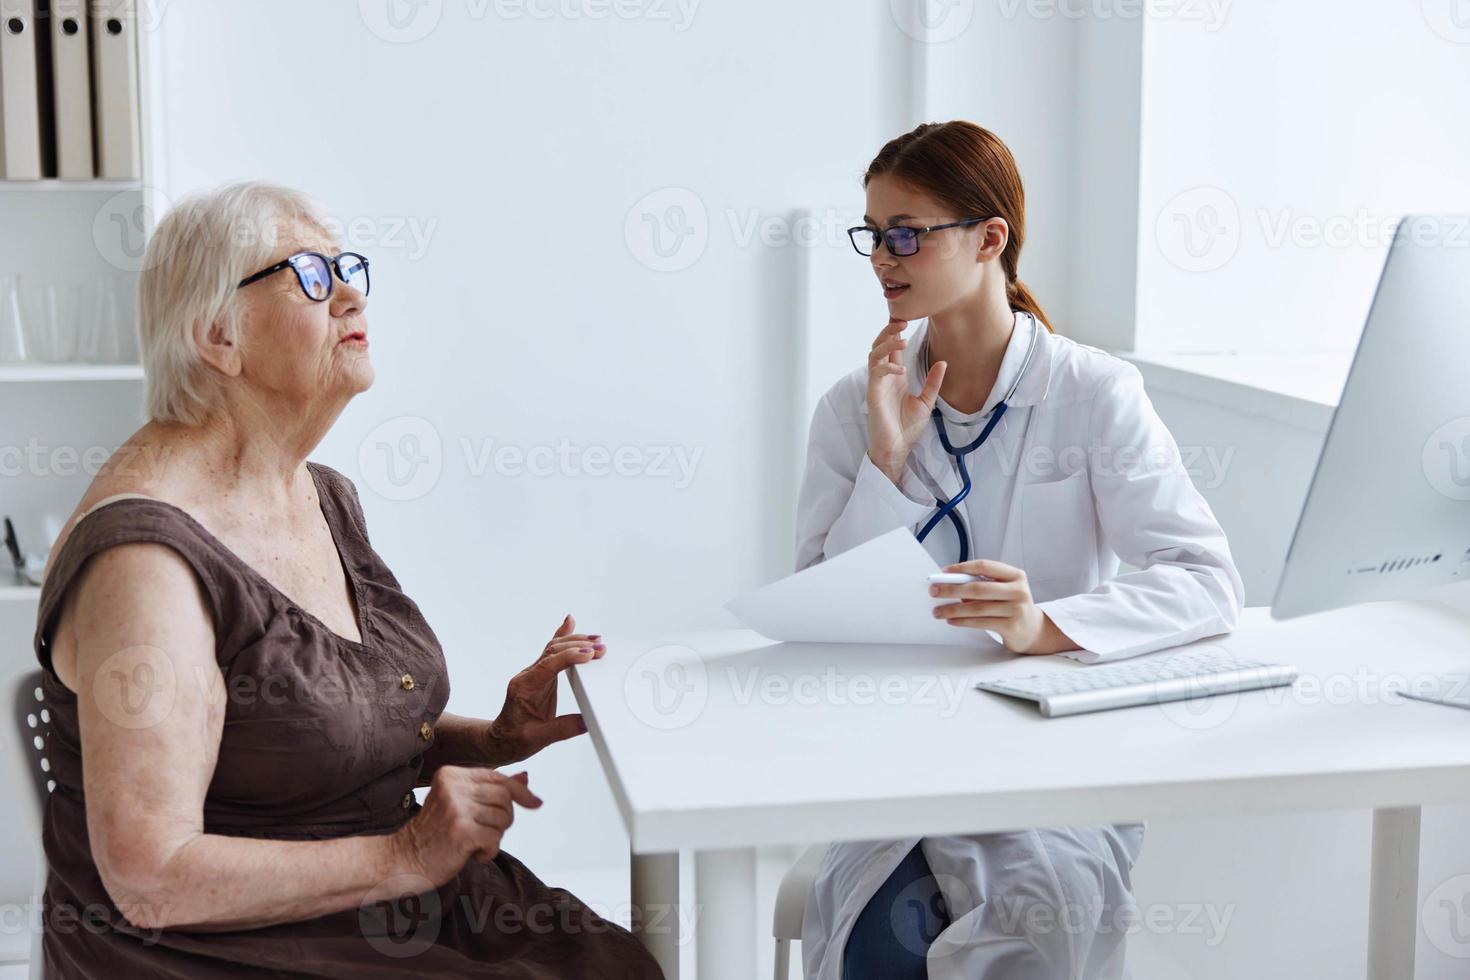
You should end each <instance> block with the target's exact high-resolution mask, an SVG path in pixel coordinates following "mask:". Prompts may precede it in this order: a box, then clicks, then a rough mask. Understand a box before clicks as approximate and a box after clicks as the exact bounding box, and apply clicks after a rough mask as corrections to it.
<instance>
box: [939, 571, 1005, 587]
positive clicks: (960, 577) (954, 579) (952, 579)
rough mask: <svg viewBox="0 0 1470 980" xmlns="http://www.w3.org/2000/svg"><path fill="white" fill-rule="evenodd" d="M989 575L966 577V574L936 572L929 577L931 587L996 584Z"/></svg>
mask: <svg viewBox="0 0 1470 980" xmlns="http://www.w3.org/2000/svg"><path fill="white" fill-rule="evenodd" d="M994 581H995V579H993V578H991V577H990V576H989V575H966V574H965V573H964V572H935V573H934V574H933V575H930V576H929V584H930V585H967V584H969V583H970V582H994Z"/></svg>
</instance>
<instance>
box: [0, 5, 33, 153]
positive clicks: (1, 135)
mask: <svg viewBox="0 0 1470 980" xmlns="http://www.w3.org/2000/svg"><path fill="white" fill-rule="evenodd" d="M36 32H37V27H36V7H35V3H34V2H33V0H0V180H40V179H41V117H40V99H39V97H38V92H37V86H36Z"/></svg>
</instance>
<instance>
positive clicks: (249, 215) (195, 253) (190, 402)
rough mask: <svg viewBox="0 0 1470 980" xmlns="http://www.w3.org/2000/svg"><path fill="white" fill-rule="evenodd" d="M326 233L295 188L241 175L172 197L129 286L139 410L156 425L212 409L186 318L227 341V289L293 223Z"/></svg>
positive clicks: (231, 321)
mask: <svg viewBox="0 0 1470 980" xmlns="http://www.w3.org/2000/svg"><path fill="white" fill-rule="evenodd" d="M303 224H304V225H306V226H307V227H308V228H317V229H321V230H322V231H323V232H327V233H330V232H329V229H330V228H331V223H330V219H329V218H328V217H327V216H326V214H325V213H324V212H323V211H322V210H321V209H320V207H319V206H318V205H317V204H316V202H315V201H313V200H312V199H311V198H309V197H307V196H306V195H305V194H302V193H300V192H299V191H294V190H291V189H290V188H287V187H280V186H277V185H275V184H269V183H264V182H261V181H241V182H239V183H233V184H226V185H225V186H223V187H220V188H217V189H215V190H212V191H207V192H203V193H197V194H191V195H189V196H188V197H185V198H183V199H182V200H180V201H179V202H178V203H177V204H176V205H174V207H173V208H172V209H171V210H170V211H169V212H168V214H167V215H165V216H164V218H163V220H162V221H161V222H159V224H158V227H157V229H155V231H154V232H153V236H152V237H151V238H150V239H149V242H148V250H147V252H146V253H145V254H144V257H143V272H142V276H141V277H140V280H139V283H138V331H139V337H140V341H141V346H142V351H143V369H144V374H145V376H146V378H147V410H148V416H149V418H151V419H153V420H154V421H156V422H179V423H184V424H186V425H198V424H200V423H201V422H203V421H204V420H205V419H206V418H207V417H208V416H209V415H210V413H211V412H212V411H214V409H215V408H216V407H217V405H218V402H219V397H220V386H221V382H222V381H223V378H222V377H221V376H220V375H219V373H218V372H216V371H214V370H213V369H212V368H211V367H210V366H209V365H208V364H206V363H205V362H204V361H203V359H202V358H201V357H200V356H199V348H198V345H197V343H196V340H195V324H203V325H213V327H214V328H215V329H218V330H219V331H220V332H221V334H222V339H224V340H227V341H231V342H234V341H236V340H237V339H238V337H239V331H240V315H239V312H240V304H239V299H238V296H237V292H236V287H237V285H238V283H239V282H240V280H241V279H244V278H245V277H246V276H249V275H251V274H253V273H255V272H257V271H259V270H260V269H261V268H262V267H264V266H268V265H270V264H271V263H272V262H273V261H277V260H278V259H279V258H280V256H279V252H280V249H281V246H282V244H283V243H284V241H285V240H286V239H287V237H288V236H290V235H291V233H292V232H293V230H294V229H296V228H297V227H299V226H300V225H303Z"/></svg>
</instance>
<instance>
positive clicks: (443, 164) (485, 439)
mask: <svg viewBox="0 0 1470 980" xmlns="http://www.w3.org/2000/svg"><path fill="white" fill-rule="evenodd" d="M690 2H692V0H690ZM387 6H388V4H387V0H381V2H377V3H374V2H371V0H364V2H363V3H362V4H357V3H352V2H346V0H338V2H333V3H311V4H302V3H295V2H290V0H253V2H252V3H250V4H219V3H215V2H210V0H171V2H170V3H168V4H167V6H166V7H165V8H163V12H162V17H161V19H160V21H159V34H158V38H157V40H158V41H159V42H160V43H159V45H158V47H159V49H160V57H161V60H162V70H161V78H160V81H161V88H162V91H163V100H164V103H165V105H164V108H165V111H166V115H167V118H166V120H165V124H166V126H167V144H166V146H165V147H163V148H162V149H163V151H164V153H165V155H166V168H167V172H168V175H169V176H168V187H167V188H166V190H167V192H168V193H169V194H170V195H173V196H176V195H177V194H178V193H179V192H182V191H184V190H186V189H190V188H197V187H204V186H209V185H212V184H215V183H216V182H219V181H222V180H225V179H228V178H233V177H265V178H271V179H275V180H280V181H284V182H286V183H289V184H293V185H296V186H299V187H302V188H305V189H307V190H308V191H310V192H312V193H314V194H316V195H318V196H319V197H320V198H321V199H323V201H324V202H325V203H326V204H327V205H328V207H329V208H331V209H332V210H334V211H335V212H337V213H338V214H339V215H341V216H343V218H344V219H345V220H353V219H356V220H358V221H360V222H362V224H363V228H364V230H365V231H366V234H365V235H364V236H362V237H361V238H359V239H355V240H352V242H353V244H354V245H355V246H357V247H359V248H360V250H361V251H363V252H365V253H367V254H369V255H370V256H371V258H372V260H373V271H374V293H373V297H372V300H371V306H370V309H369V315H368V319H369V322H370V325H371V327H370V329H371V343H372V351H373V360H374V363H375V365H376V367H377V371H378V381H377V384H376V385H375V386H374V388H373V390H372V391H370V392H369V393H368V394H366V395H364V396H363V397H361V398H360V399H358V400H357V401H356V402H355V403H354V404H353V405H352V406H351V407H350V408H349V409H348V411H347V413H346V415H345V416H344V418H343V419H342V420H341V422H340V423H339V424H338V426H337V428H336V429H335V430H334V431H333V432H332V434H331V435H330V437H329V438H328V439H327V441H326V442H325V443H324V445H323V446H322V447H321V449H320V451H319V453H318V454H317V456H318V458H320V459H322V460H324V461H326V462H329V463H331V464H333V465H335V466H337V467H338V468H340V469H342V470H343V471H344V472H346V473H347V474H348V475H349V476H351V477H352V478H353V479H354V480H356V481H357V482H358V485H359V487H360V489H361V492H362V495H363V503H364V507H365V509H366V512H367V518H368V523H369V528H370V530H371V532H372V534H373V542H374V544H375V546H376V547H377V548H378V550H379V551H380V552H381V553H382V554H383V555H384V556H385V558H386V559H387V560H388V562H389V563H390V565H391V566H392V567H393V568H394V570H395V572H396V573H397V574H398V576H399V578H400V579H401V580H402V581H403V583H404V584H405V586H406V588H407V590H408V591H409V593H410V594H411V595H413V596H414V597H415V598H416V599H417V600H418V602H419V603H420V605H422V606H423V608H424V610H425V612H426V615H427V617H428V619H429V621H430V622H431V623H432V624H433V625H434V628H435V630H436V631H437V632H438V634H439V636H440V638H441V639H442V640H443V642H444V645H445V647H446V649H447V652H448V659H449V664H450V668H451V674H452V679H453V684H454V694H453V697H452V700H451V703H450V708H451V710H454V711H458V712H462V713H468V714H477V715H486V714H490V715H493V714H494V713H495V712H496V711H497V710H498V708H499V704H500V698H501V697H502V696H503V693H504V684H505V681H506V680H507V679H508V678H509V677H510V675H511V674H512V673H513V672H514V671H515V670H517V669H519V668H520V667H521V666H524V665H525V664H526V663H528V662H529V661H530V660H531V659H532V657H533V656H534V655H535V654H536V653H537V652H538V651H539V649H540V647H541V645H542V644H543V643H544V642H545V640H546V639H547V637H548V636H549V635H550V633H551V631H552V630H553V629H554V628H555V627H556V625H557V624H558V622H559V621H560V620H561V617H562V615H563V614H564V613H566V612H573V613H575V614H576V615H577V617H578V622H579V625H581V626H583V627H584V628H587V629H590V630H599V631H602V632H604V633H605V634H607V636H608V638H609V640H610V641H611V643H612V650H613V654H612V655H625V656H626V655H630V654H629V651H628V650H626V649H625V648H620V647H619V646H618V638H619V637H620V636H625V635H627V634H629V633H630V632H631V631H633V630H635V629H637V628H639V627H647V628H659V627H667V626H672V625H676V624H678V623H681V622H684V621H687V620H689V619H692V618H696V617H699V616H701V615H704V614H705V613H706V612H707V611H708V610H711V609H718V607H719V606H720V605H721V604H722V603H723V602H724V601H725V600H726V599H728V598H730V597H731V596H732V595H734V594H736V593H738V592H740V591H742V590H744V589H746V588H749V587H752V586H754V585H755V584H757V583H759V582H761V581H763V580H766V579H768V578H771V577H775V576H777V575H779V574H781V573H783V572H785V571H786V570H787V569H788V567H789V563H790V560H791V559H790V551H791V544H790V527H791V511H792V509H793V508H792V498H791V495H790V487H791V485H792V483H793V479H794V476H793V473H792V470H791V466H792V462H791V453H790V451H789V447H790V445H791V440H790V437H789V429H790V426H791V425H792V424H793V422H792V418H791V417H790V411H789V400H790V399H791V397H792V395H791V393H792V391H793V388H794V386H793V383H792V382H793V380H794V370H795V369H794V367H793V356H794V349H795V347H794V344H795V337H794V330H793V325H794V323H795V322H796V320H797V310H796V308H795V306H794V304H793V302H792V296H793V290H794V284H795V278H796V271H795V270H796V267H797V264H798V263H797V258H798V256H797V255H796V251H797V248H796V247H794V246H791V245H786V244H782V243H781V239H780V237H779V236H780V233H781V232H782V231H789V230H790V229H789V228H788V227H787V226H789V224H790V222H789V219H788V216H789V215H790V213H791V212H792V210H793V209H794V208H795V207H797V206H800V205H805V204H810V203H813V202H816V203H828V202H841V201H848V202H850V203H851V204H853V205H856V206H858V207H859V208H860V206H861V203H862V199H861V188H860V186H859V183H858V177H859V175H860V174H861V171H862V169H863V168H864V167H865V166H866V164H867V162H868V161H869V159H871V157H872V155H873V154H874V153H875V152H876V151H877V149H878V147H879V146H880V145H881V144H882V142H883V141H885V140H886V139H888V138H890V137H892V136H893V135H896V134H897V133H898V132H899V131H901V129H903V128H907V127H908V126H909V125H911V123H910V120H909V119H908V118H906V116H905V115H904V105H905V104H906V102H905V100H906V95H905V94H904V93H903V92H901V91H899V92H895V90H894V89H893V87H892V86H891V84H890V78H889V77H888V76H887V75H886V74H885V72H884V71H881V70H863V69H862V68H861V67H860V66H861V65H864V64H866V65H872V66H881V65H883V64H885V63H887V62H888V61H889V60H891V58H892V57H893V56H894V54H895V53H897V54H898V55H899V56H902V52H903V50H904V45H905V44H906V43H907V38H906V36H905V35H904V34H902V32H901V31H900V30H899V29H898V27H897V25H896V22H895V21H894V19H893V18H892V17H891V16H890V13H889V11H888V8H887V5H886V4H871V5H867V6H866V7H865V8H864V9H863V10H861V11H853V12H847V11H845V12H844V14H845V15H844V16H841V17H834V16H832V15H831V8H830V7H829V6H826V5H815V4H814V5H805V4H789V3H784V2H780V0H753V2H743V3H740V4H728V3H714V2H706V3H695V4H694V5H693V16H692V20H689V21H688V22H687V25H686V24H685V23H684V22H683V21H682V20H680V19H679V17H680V16H681V15H679V14H678V13H677V8H674V7H672V6H670V7H669V8H668V9H671V10H674V11H676V13H675V18H676V19H675V20H674V21H666V20H660V19H657V18H656V16H652V15H656V14H657V13H659V12H661V11H663V10H664V9H665V5H664V4H662V3H659V4H656V5H655V4H644V5H642V9H645V10H648V11H650V12H651V16H650V17H646V18H644V19H638V20H621V19H617V18H615V17H613V18H607V19H601V20H593V19H586V18H581V19H579V18H577V17H567V16H560V15H558V16H555V17H552V18H550V19H537V18H535V17H532V16H529V15H526V16H520V17H510V18H508V17H506V16H503V15H502V13H500V12H499V11H503V10H509V11H515V10H518V9H519V10H524V9H525V8H523V7H518V6H514V5H512V6H508V7H507V6H506V5H503V4H502V5H500V6H499V7H497V6H496V5H490V4H486V3H477V2H474V0H444V2H442V3H438V2H435V3H431V4H429V5H427V6H424V7H421V8H419V11H420V16H421V17H422V18H424V19H422V20H420V21H408V22H407V24H408V26H407V27H406V28H405V29H404V32H403V33H401V34H395V33H394V31H393V29H391V28H390V27H389V26H387V25H388V24H389V22H388V21H387V20H386V19H384V17H383V12H384V10H385V9H386V8H387ZM399 6H400V8H401V10H400V12H407V11H410V10H411V9H412V8H410V7H408V5H406V4H403V5H399ZM635 6H636V5H635ZM534 9H536V10H538V11H545V10H548V9H551V10H556V9H561V8H560V7H559V6H558V7H553V6H552V5H550V4H546V3H540V4H536V5H534ZM573 9H578V8H576V7H574V8H573ZM686 9H687V8H686ZM436 11H437V22H436V21H435V17H436ZM370 22H371V23H370ZM431 24H432V25H433V26H432V29H430V30H428V32H427V34H426V35H425V36H423V37H422V38H421V39H419V40H413V41H408V42H407V43H393V42H391V41H389V40H385V39H384V38H383V37H382V36H379V34H383V35H388V36H395V37H401V38H408V37H412V36H413V35H414V34H416V33H419V29H420V28H429V27H430V25H431ZM375 27H376V29H377V30H378V32H379V33H374V28H375ZM900 77H902V73H900ZM664 188H676V190H674V191H671V192H667V193H666V194H665V195H664V196H663V197H662V198H654V199H652V200H644V199H645V197H646V195H649V194H651V193H654V192H657V191H660V190H661V189H664ZM640 201H642V202H643V203H638V202H640ZM675 206H680V207H683V208H684V209H685V210H684V214H685V216H686V217H687V218H688V219H689V222H690V224H691V225H692V226H693V227H695V228H696V229H698V230H699V232H700V234H697V235H694V236H691V237H690V238H688V239H686V240H685V244H684V249H683V250H682V251H678V252H676V253H675V255H674V256H673V257H672V264H675V265H679V264H687V266H688V267H687V268H683V269H680V270H678V271H656V270H655V269H654V268H650V267H649V264H658V261H659V259H658V256H657V253H656V252H654V251H653V249H652V247H651V245H650V242H649V239H648V238H647V237H646V230H645V229H646V226H645V225H644V223H643V219H642V215H643V213H645V212H647V213H650V214H652V215H654V217H655V218H656V219H657V220H661V221H664V222H665V226H664V228H665V231H666V232H667V231H668V230H669V228H670V227H671V225H670V224H669V223H671V222H675V221H676V219H677V217H678V214H677V212H675V211H674V210H673V208H674V207H675ZM635 209H636V210H635ZM630 213H632V216H631V219H630ZM405 220H406V221H407V222H409V223H412V225H413V226H414V227H417V228H418V229H420V231H421V232H424V231H427V232H428V236H427V243H426V245H424V246H418V245H416V244H414V243H413V242H412V241H400V240H398V239H399V238H404V239H406V238H407V237H408V236H407V235H406V234H404V235H397V234H396V232H397V231H398V228H397V226H398V225H399V224H400V223H402V222H403V221H405ZM629 223H631V226H632V231H631V233H629V234H625V224H629ZM752 229H754V231H752ZM838 233H839V234H840V232H838ZM700 241H703V242H704V247H703V252H702V254H700V253H699V252H698V245H699V242H700ZM673 242H674V239H673V237H672V236H671V235H669V236H668V237H666V238H665V243H666V244H667V245H670V246H672V244H673ZM767 243H772V244H767ZM853 258H854V261H860V260H859V259H858V258H857V257H856V256H854V257H853ZM640 259H643V260H646V262H645V261H640ZM872 303H873V309H874V311H875V315H878V314H881V312H882V309H883V307H882V301H881V297H879V296H878V295H877V294H875V295H874V297H873V301H872ZM879 326H881V324H879ZM876 329H877V328H875V327H873V326H872V324H871V323H867V322H864V323H862V324H859V325H856V326H855V328H854V333H853V346H852V352H851V357H850V363H851V365H852V366H855V365H856V364H859V363H861V360H860V359H861V357H862V355H863V353H864V351H865V350H866V348H867V345H868V343H869V341H870V340H871V336H872V334H873V333H874V332H876ZM846 369H848V367H847V366H844V370H846ZM407 417H415V418H419V419H423V420H425V422H426V425H425V424H421V423H418V422H414V421H412V420H410V419H408V418H407ZM395 420H397V421H395ZM800 424H801V425H804V424H805V423H804V421H803V422H801V423H800ZM380 426H386V428H382V429H380V428H379V427H380ZM406 436H407V437H417V438H418V439H419V442H418V445H419V446H420V447H421V451H419V452H418V453H417V454H418V455H423V456H427V457H429V458H430V463H429V464H426V465H425V466H424V467H423V468H421V469H420V470H419V471H418V473H419V478H420V479H423V480H425V481H426V480H427V476H426V475H427V474H429V473H430V472H431V470H432V467H433V466H434V465H438V466H439V468H440V476H439V477H438V480H437V483H435V484H433V485H432V486H431V487H430V486H428V484H427V482H425V484H424V485H423V488H422V489H423V492H422V494H421V495H417V496H415V497H414V498H413V499H409V500H393V499H388V497H386V496H384V493H383V492H380V491H387V492H388V493H390V494H394V493H396V492H397V488H394V487H393V486H392V485H391V483H390V482H389V481H388V480H387V479H386V476H387V474H386V470H385V469H384V460H385V457H384V456H383V455H382V452H383V451H381V450H379V449H378V446H379V445H380V444H387V445H389V446H391V447H394V449H392V450H391V452H392V453H393V457H392V461H393V463H394V465H395V466H396V467H397V472H398V473H399V474H400V475H404V474H407V473H408V472H409V470H408V465H409V461H408V458H407V456H406V455H404V454H402V453H399V452H398V451H397V450H398V448H399V447H401V448H403V449H406V450H410V451H412V450H413V444H412V443H411V442H403V441H401V440H403V438H404V437H406ZM462 440H467V441H468V443H469V445H470V451H471V453H470V457H469V458H468V459H467V458H466V454H465V452H464V451H463V449H462V442H461V441H462ZM491 440H493V444H490V445H489V448H490V450H491V453H492V454H493V451H494V450H495V449H497V448H499V447H500V446H502V445H508V446H514V447H520V448H522V449H530V448H532V447H550V448H551V449H553V450H555V449H556V448H557V447H558V445H559V444H560V443H561V442H562V440H567V441H569V443H570V444H571V445H573V446H575V447H589V446H600V447H607V448H608V449H609V450H613V449H616V448H618V447H622V446H635V447H650V446H652V447H671V448H677V449H681V450H683V451H685V452H686V453H688V454H690V458H697V466H696V468H695V469H694V475H693V479H692V482H689V483H688V485H687V486H681V485H678V484H679V483H680V481H678V480H677V479H671V478H665V477H660V476H649V475H644V476H634V477H620V476H616V475H611V476H602V477H595V476H587V475H585V474H582V475H576V474H572V473H570V472H565V473H561V474H559V475H557V476H552V477H538V476H533V475H530V474H529V473H527V472H525V471H521V472H520V475H514V472H513V471H512V470H510V469H506V470H504V473H505V475H501V474H497V471H496V466H495V463H494V458H493V455H487V456H484V457H481V456H480V455H479V454H480V452H481V450H482V449H484V448H485V447H486V445H487V444H489V443H490V441H491ZM435 446H437V448H435ZM360 454H361V455H360ZM694 454H699V455H697V457H696V456H695V455H694ZM360 459H365V460H366V461H367V462H368V463H369V467H368V469H367V470H366V471H365V470H364V469H363V468H362V466H360V465H359V461H360ZM481 462H483V463H485V464H487V466H488V468H481V469H479V475H476V471H475V470H476V467H478V466H479V465H480V463H481ZM642 462H643V464H646V465H648V466H653V465H654V464H655V463H656V462H657V460H656V459H655V458H654V456H653V455H651V454H650V455H648V456H645V457H644V459H643V461H642ZM405 489H406V490H408V491H411V492H413V491H415V487H413V486H410V487H408V488H405ZM753 529H763V530H762V532H761V533H752V530H753ZM564 699H565V702H566V704H567V705H570V704H571V703H572V702H571V699H570V695H569V694H565V693H564ZM564 710H574V708H572V709H564ZM529 769H530V771H531V774H532V786H533V787H535V788H536V789H537V790H538V792H540V793H541V794H542V795H543V796H544V798H545V799H546V800H547V807H546V808H545V809H544V810H542V811H540V812H539V813H535V814H526V815H523V816H522V817H521V818H520V820H518V822H517V825H516V828H515V830H514V832H513V835H512V838H511V840H510V844H509V849H510V850H512V851H513V852H514V853H516V854H517V855H518V856H521V857H523V858H525V859H526V860H527V861H528V863H530V864H531V866H532V867H533V868H545V867H548V866H552V867H557V866H561V867H565V866H580V865H585V864H588V863H602V862H608V861H616V860H618V857H619V855H620V854H621V853H622V852H623V849H624V848H625V847H626V843H625V838H624V836H623V831H622V827H621V824H620V821H619V818H618V816H617V814H616V811H615V809H614V807H613V805H612V802H611V799H610V797H609V795H608V792H607V790H606V788H605V782H604V779H603V776H602V774H601V771H600V769H599V768H598V766H597V764H596V760H595V758H594V755H593V752H592V751H591V748H590V745H588V744H587V743H586V741H585V740H582V741H581V742H580V743H579V744H575V745H565V746H558V747H555V748H553V749H551V750H549V751H548V752H546V753H545V754H543V755H542V756H539V757H537V758H536V759H535V760H534V761H533V762H532V763H531V764H530V766H529Z"/></svg>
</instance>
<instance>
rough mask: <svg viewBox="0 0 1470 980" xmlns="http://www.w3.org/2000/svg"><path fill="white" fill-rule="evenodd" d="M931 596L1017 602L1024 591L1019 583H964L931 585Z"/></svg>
mask: <svg viewBox="0 0 1470 980" xmlns="http://www.w3.org/2000/svg"><path fill="white" fill-rule="evenodd" d="M929 594H930V595H931V596H933V597H934V598H936V599H981V600H994V601H1004V602H1015V601H1017V600H1019V599H1020V598H1021V595H1022V590H1021V586H1020V583H1017V582H964V583H961V584H958V585H931V586H929Z"/></svg>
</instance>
